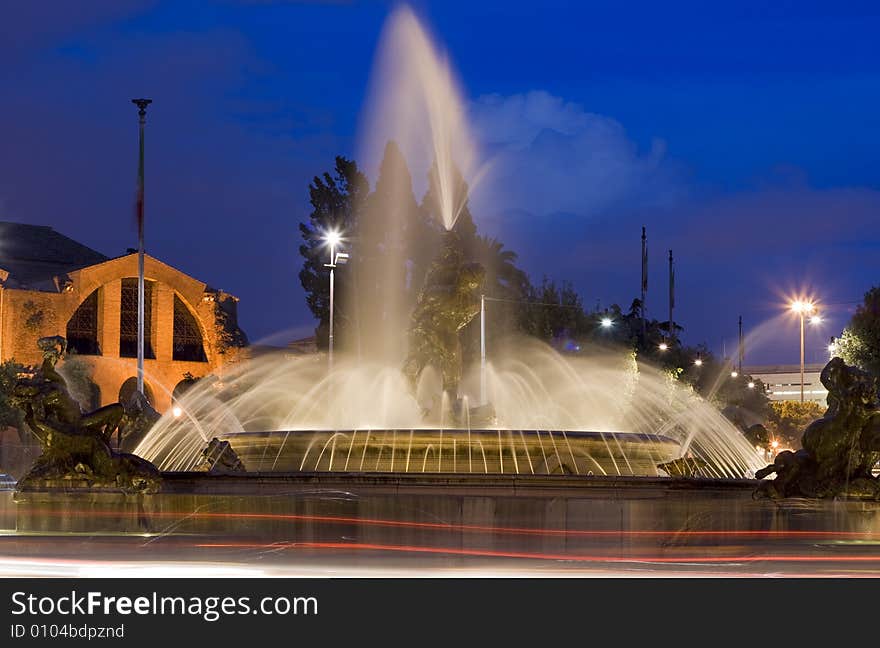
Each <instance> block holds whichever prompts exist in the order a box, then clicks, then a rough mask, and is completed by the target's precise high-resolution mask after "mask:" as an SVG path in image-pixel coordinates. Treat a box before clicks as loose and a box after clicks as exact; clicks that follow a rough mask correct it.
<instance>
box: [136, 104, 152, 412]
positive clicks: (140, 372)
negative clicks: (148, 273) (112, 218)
mask: <svg viewBox="0 0 880 648" xmlns="http://www.w3.org/2000/svg"><path fill="white" fill-rule="evenodd" d="M131 102H132V103H133V104H135V105H136V106H137V107H138V134H139V150H138V187H137V220H138V331H137V390H138V392H139V393H140V394H141V395H143V394H144V310H145V309H144V126H145V125H146V123H147V106H149V105H150V104H151V103H152V102H153V100H152V99H132V100H131Z"/></svg>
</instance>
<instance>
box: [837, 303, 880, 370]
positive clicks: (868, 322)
mask: <svg viewBox="0 0 880 648" xmlns="http://www.w3.org/2000/svg"><path fill="white" fill-rule="evenodd" d="M834 353H835V355H837V356H840V358H842V359H843V361H844V362H845V363H846V364H848V365H854V366H856V367H858V368H860V369H863V370H865V371H867V372H869V373H871V374H872V375H874V376H878V377H880V286H874V287H873V288H871V289H870V290H869V291H868V292H866V293H865V298H864V301H863V302H862V303H861V304H860V305H859V307H858V308H856V312H855V314H854V315H853V316H852V319H851V320H850V322H849V325H848V326H847V327H846V328H845V329H844V330H843V333H842V334H841V336H840V337H839V338H838V339H837V340H835V341H834Z"/></svg>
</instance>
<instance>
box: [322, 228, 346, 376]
mask: <svg viewBox="0 0 880 648" xmlns="http://www.w3.org/2000/svg"><path fill="white" fill-rule="evenodd" d="M325 238H326V241H327V244H328V245H329V246H330V263H325V264H324V267H327V268H330V332H329V337H328V340H327V368H328V372H332V371H333V292H334V286H333V280H334V270H336V266H340V265H344V264H345V263H346V262H347V261H348V254H346V253H345V252H339V253H337V252H336V246H337V245H339V242H340V241H341V240H342V237H341V236H340V235H339V232H336V231H331V232H328V233H327V235H326V237H325Z"/></svg>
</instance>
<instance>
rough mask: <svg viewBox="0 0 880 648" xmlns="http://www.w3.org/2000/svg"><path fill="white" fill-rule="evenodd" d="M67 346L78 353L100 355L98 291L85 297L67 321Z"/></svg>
mask: <svg viewBox="0 0 880 648" xmlns="http://www.w3.org/2000/svg"><path fill="white" fill-rule="evenodd" d="M67 348H68V349H72V350H73V351H76V352H77V353H79V354H80V355H101V348H100V346H99V345H98V291H97V290H95V291H94V292H92V294H91V295H89V296H88V297H86V298H85V299H84V300H83V302H82V304H80V305H79V308H77V309H76V312H75V313H74V314H73V316H72V317H71V318H70V320H69V321H68V322H67Z"/></svg>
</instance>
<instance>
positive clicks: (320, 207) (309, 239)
mask: <svg viewBox="0 0 880 648" xmlns="http://www.w3.org/2000/svg"><path fill="white" fill-rule="evenodd" d="M368 191H369V182H368V181H367V178H366V176H365V175H364V174H363V173H361V171H360V170H359V169H358V166H357V163H356V162H354V161H353V160H348V159H346V158H344V157H342V156H337V157H336V164H335V166H334V169H333V173H329V172H328V173H324V175H323V176H321V177H318V176H315V177H314V179H313V180H312V183H311V184H310V185H309V202H310V203H311V205H312V213H311V214H309V221H308V223H300V225H299V230H300V234H301V235H302V238H303V241H304V243H303V244H302V245H300V247H299V252H300V254H301V255H302V256H303V257H304V258H305V262H304V263H303V267H302V270H300V273H299V280H300V282H301V283H302V287H303V289H305V291H306V302H307V303H308V305H309V309H310V310H311V311H312V314H313V315H314V316H315V317H316V318H317V320H318V327H317V329H316V330H315V334H316V336H317V344H318V348H321V349H326V348H327V339H328V334H329V331H328V324H329V321H330V317H329V314H330V285H329V281H328V279H327V269H326V268H325V267H324V264H325V263H328V262H329V260H330V259H329V254H328V250H327V246H326V244H325V241H324V237H325V235H326V233H327V232H330V231H340V232H350V231H352V230H353V229H354V224H355V223H356V222H357V216H358V210H359V209H360V208H361V206H362V205H363V201H364V198H365V197H366V195H367V192H368ZM343 292H344V291H340V294H342V293H343ZM334 309H335V311H336V312H335V318H336V321H335V325H336V326H338V327H339V328H340V329H344V328H345V326H346V323H347V320H348V319H349V317H350V313H349V308H348V304H346V303H345V299H340V300H339V303H337V304H334Z"/></svg>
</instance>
